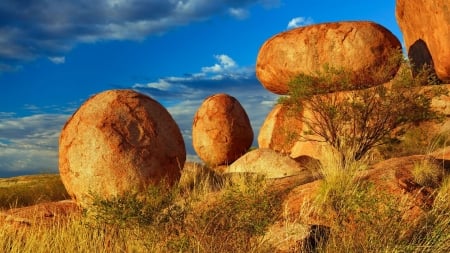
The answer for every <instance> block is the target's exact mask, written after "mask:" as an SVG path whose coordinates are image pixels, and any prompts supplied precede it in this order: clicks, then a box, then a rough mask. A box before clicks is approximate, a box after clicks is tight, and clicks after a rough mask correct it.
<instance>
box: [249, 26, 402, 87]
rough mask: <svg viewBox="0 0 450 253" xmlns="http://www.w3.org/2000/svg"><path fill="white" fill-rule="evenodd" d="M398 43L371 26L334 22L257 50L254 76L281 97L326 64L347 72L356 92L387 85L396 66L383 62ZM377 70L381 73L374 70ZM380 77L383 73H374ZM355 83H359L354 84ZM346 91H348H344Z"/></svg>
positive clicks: (298, 31)
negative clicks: (296, 80)
mask: <svg viewBox="0 0 450 253" xmlns="http://www.w3.org/2000/svg"><path fill="white" fill-rule="evenodd" d="M400 48H401V44H400V41H399V40H398V39H397V38H396V37H395V36H394V35H393V34H392V33H391V32H390V31H389V30H387V29H386V28H385V27H383V26H381V25H379V24H376V23H373V22H363V21H361V22H356V21H355V22H338V23H324V24H317V25H311V26H306V27H299V28H296V29H292V30H289V31H286V32H282V33H279V34H277V35H275V36H273V37H272V38H270V39H269V40H267V41H266V42H265V43H264V44H263V45H262V47H261V48H260V50H259V53H258V57H257V60H256V75H257V77H258V79H259V81H260V82H261V83H262V85H263V86H264V87H265V88H266V89H267V90H269V91H271V92H273V93H276V94H281V95H284V94H287V93H288V91H289V87H288V84H289V82H291V81H292V80H293V79H294V78H295V77H296V76H298V75H300V74H305V75H311V74H314V73H317V71H322V70H323V68H324V67H325V66H326V65H328V66H329V67H334V68H338V69H341V68H343V69H345V70H347V71H350V72H351V73H352V75H353V76H352V77H351V78H352V79H351V80H352V83H353V84H354V85H355V88H356V87H358V88H359V87H360V86H365V87H369V86H375V85H378V84H383V83H385V82H387V81H389V80H390V79H391V78H392V77H393V76H394V75H395V73H396V72H397V70H398V68H399V65H400V63H398V64H389V65H388V67H386V63H387V62H388V60H389V57H391V55H392V53H393V51H395V49H400ZM380 66H383V68H387V69H383V70H382V71H381V70H379V69H378V68H380ZM378 72H382V73H384V74H380V75H378V74H374V73H378ZM359 82H361V83H359ZM349 88H351V87H349Z"/></svg>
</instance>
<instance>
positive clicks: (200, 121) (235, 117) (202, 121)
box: [192, 94, 253, 166]
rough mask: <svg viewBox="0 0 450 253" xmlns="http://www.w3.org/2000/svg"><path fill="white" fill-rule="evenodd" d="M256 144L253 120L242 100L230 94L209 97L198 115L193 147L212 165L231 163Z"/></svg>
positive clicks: (194, 129) (195, 117) (194, 125)
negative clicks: (251, 121)
mask: <svg viewBox="0 0 450 253" xmlns="http://www.w3.org/2000/svg"><path fill="white" fill-rule="evenodd" d="M252 142H253V130H252V127H251V125H250V120H249V118H248V116H247V113H246V112H245V110H244V108H243V107H242V106H241V104H240V103H239V101H238V100H237V99H235V98H234V97H232V96H230V95H227V94H216V95H213V96H210V97H208V98H206V100H205V101H203V103H202V105H201V106H200V108H198V110H197V112H196V113H195V116H194V121H193V126H192V144H193V147H194V149H195V151H196V152H197V154H198V156H199V157H200V158H201V159H202V160H203V161H204V162H205V163H206V164H208V165H210V166H217V165H224V164H230V163H232V162H233V161H235V160H236V159H238V158H239V157H240V156H241V155H242V154H244V153H245V152H247V150H248V149H249V148H250V146H251V145H252Z"/></svg>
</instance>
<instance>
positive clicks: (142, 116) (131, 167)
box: [59, 90, 186, 205]
mask: <svg viewBox="0 0 450 253" xmlns="http://www.w3.org/2000/svg"><path fill="white" fill-rule="evenodd" d="M185 160H186V150H185V146H184V141H183V138H182V135H181V132H180V129H179V128H178V126H177V124H176V123H175V121H174V120H173V119H172V117H171V116H170V114H169V113H168V112H167V110H166V109H165V108H164V107H163V106H161V105H160V104H159V103H158V102H157V101H155V100H153V99H151V98H150V97H147V96H145V95H142V94H139V93H137V92H135V91H132V90H111V91H106V92H102V93H100V94H97V95H95V96H93V97H91V98H90V99H89V100H87V101H86V102H85V103H84V104H83V105H82V106H81V107H80V108H79V109H78V111H77V112H75V113H74V115H73V116H72V117H71V118H70V119H69V120H68V121H67V123H66V125H65V126H64V128H63V129H62V132H61V136H60V139H59V170H60V174H61V178H62V181H63V183H64V185H65V187H66V189H67V191H68V192H69V194H70V195H71V196H72V198H74V199H75V200H76V201H77V202H79V203H80V204H81V205H85V204H87V203H88V202H89V201H90V200H91V195H97V196H99V197H103V198H109V197H111V196H117V195H120V194H123V193H125V192H127V191H133V190H142V189H143V188H145V187H146V186H147V185H149V184H151V183H157V182H159V181H160V180H162V179H164V180H167V181H168V183H173V182H175V181H176V180H178V179H179V177H180V174H181V173H180V170H181V168H182V167H183V165H184V162H185Z"/></svg>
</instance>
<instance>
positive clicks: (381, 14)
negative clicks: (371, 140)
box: [0, 0, 402, 177]
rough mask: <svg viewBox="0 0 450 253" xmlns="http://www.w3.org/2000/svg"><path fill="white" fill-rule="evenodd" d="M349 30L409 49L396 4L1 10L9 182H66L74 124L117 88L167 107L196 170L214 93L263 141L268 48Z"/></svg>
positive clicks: (1, 173) (48, 0)
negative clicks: (261, 59) (262, 63)
mask: <svg viewBox="0 0 450 253" xmlns="http://www.w3.org/2000/svg"><path fill="white" fill-rule="evenodd" d="M344 20H370V21H375V22H377V23H379V24H381V25H383V26H385V27H387V28H388V29H390V30H391V31H392V32H393V33H394V34H395V35H396V36H397V37H398V38H399V39H400V40H402V38H401V33H400V31H399V28H398V26H397V24H396V21H395V1H394V0H378V1H360V0H347V1H345V0H344V1H331V0H323V1H298V0H239V1H238V0H228V1H227V0H216V1H210V0H166V1H161V0H98V1H91V0H21V1H18V0H1V1H0V177H7V176H11V175H20V174H28V173H40V172H56V171H57V157H58V138H59V133H60V130H61V128H62V126H63V124H64V123H65V122H66V120H67V119H68V117H69V116H70V115H71V114H72V113H73V112H74V111H75V110H76V109H77V108H78V107H79V106H80V105H81V104H82V103H83V101H85V100H86V99H87V98H89V97H90V96H92V95H93V94H96V93H98V92H101V91H104V90H108V89H117V88H131V89H135V90H137V91H140V92H142V93H145V94H147V95H149V96H151V97H153V98H155V99H156V100H158V101H159V102H161V103H162V104H163V105H164V106H166V108H168V110H169V112H170V113H171V114H172V116H173V117H174V118H175V120H176V121H177V122H178V124H179V126H180V128H181V129H182V132H183V135H184V137H185V142H186V146H187V151H188V157H189V159H194V158H195V152H194V151H193V148H192V147H191V124H192V117H193V115H194V113H195V111H196V110H197V108H198V107H199V105H200V104H201V102H202V101H203V100H204V99H205V98H206V97H207V96H209V95H212V94H214V93H219V92H221V93H222V92H223V93H228V94H230V95H232V96H235V97H236V98H237V99H238V100H239V101H240V102H241V104H242V105H243V106H244V108H245V109H246V111H247V113H248V114H249V117H250V119H251V122H252V126H253V129H254V132H255V137H256V136H257V134H258V131H259V128H260V126H261V124H262V122H263V120H264V118H265V116H266V115H267V113H268V112H269V111H270V109H271V108H272V106H273V103H274V101H275V100H276V98H277V96H276V95H274V94H271V93H270V92H268V91H266V90H264V89H263V88H262V86H261V85H260V84H259V82H258V80H257V79H256V77H255V69H254V67H255V61H256V56H257V53H258V50H259V47H260V46H261V45H262V44H263V43H264V41H265V40H267V39H268V38H270V37H271V36H273V35H275V34H277V33H280V32H283V31H286V30H288V29H292V28H295V27H298V26H305V25H310V24H315V23H323V22H332V21H344ZM255 139H256V138H255ZM255 145H256V141H255Z"/></svg>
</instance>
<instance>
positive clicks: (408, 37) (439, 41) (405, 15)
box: [396, 0, 450, 82]
mask: <svg viewBox="0 0 450 253" xmlns="http://www.w3.org/2000/svg"><path fill="white" fill-rule="evenodd" d="M396 18H397V23H398V24H399V26H400V29H401V30H402V33H403V38H404V41H405V45H406V48H407V51H408V55H409V57H410V60H411V61H412V62H413V63H414V64H415V65H418V66H419V67H420V66H421V65H423V64H428V65H432V66H434V70H435V72H436V74H437V76H438V77H439V78H440V79H441V80H443V81H446V82H450V2H449V1H448V0H397V2H396Z"/></svg>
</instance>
